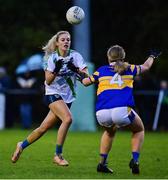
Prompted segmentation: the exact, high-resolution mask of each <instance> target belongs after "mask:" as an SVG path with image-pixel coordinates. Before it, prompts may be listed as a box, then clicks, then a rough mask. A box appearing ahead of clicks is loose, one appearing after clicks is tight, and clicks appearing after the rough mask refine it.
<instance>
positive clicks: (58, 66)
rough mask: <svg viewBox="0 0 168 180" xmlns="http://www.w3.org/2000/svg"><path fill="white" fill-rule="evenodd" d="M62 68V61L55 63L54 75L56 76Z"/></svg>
mask: <svg viewBox="0 0 168 180" xmlns="http://www.w3.org/2000/svg"><path fill="white" fill-rule="evenodd" d="M62 66H63V61H62V59H60V60H58V61H56V63H55V69H54V73H55V74H58V72H59V71H60V69H61V68H62Z"/></svg>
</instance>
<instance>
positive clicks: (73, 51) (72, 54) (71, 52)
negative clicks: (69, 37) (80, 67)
mask: <svg viewBox="0 0 168 180" xmlns="http://www.w3.org/2000/svg"><path fill="white" fill-rule="evenodd" d="M69 54H70V55H71V56H81V54H80V53H79V52H78V51H76V50H74V49H70V50H69Z"/></svg>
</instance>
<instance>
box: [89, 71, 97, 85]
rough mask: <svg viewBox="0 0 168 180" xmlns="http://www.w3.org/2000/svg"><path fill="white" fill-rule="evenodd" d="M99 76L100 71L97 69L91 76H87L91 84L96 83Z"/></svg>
mask: <svg viewBox="0 0 168 180" xmlns="http://www.w3.org/2000/svg"><path fill="white" fill-rule="evenodd" d="M99 76H100V71H99V69H98V70H96V71H95V72H94V73H93V74H92V75H91V76H89V78H90V80H91V82H93V83H94V82H98V80H99Z"/></svg>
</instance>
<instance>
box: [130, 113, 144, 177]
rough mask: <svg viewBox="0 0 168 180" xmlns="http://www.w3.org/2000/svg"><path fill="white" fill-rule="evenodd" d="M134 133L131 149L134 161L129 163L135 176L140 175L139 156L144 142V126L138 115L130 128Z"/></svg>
mask: <svg viewBox="0 0 168 180" xmlns="http://www.w3.org/2000/svg"><path fill="white" fill-rule="evenodd" d="M128 128H129V129H130V130H131V131H132V138H131V147H132V159H131V161H130V163H129V167H130V168H131V169H132V173H133V174H139V173H140V170H139V162H138V159H139V154H140V150H141V147H142V144H143V141H144V126H143V123H142V121H141V119H140V117H139V116H138V115H137V114H136V116H135V119H134V121H133V123H132V124H130V125H129V126H128Z"/></svg>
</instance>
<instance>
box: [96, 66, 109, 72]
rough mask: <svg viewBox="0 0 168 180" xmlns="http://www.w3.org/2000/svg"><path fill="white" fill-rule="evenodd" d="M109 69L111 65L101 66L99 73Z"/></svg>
mask: <svg viewBox="0 0 168 180" xmlns="http://www.w3.org/2000/svg"><path fill="white" fill-rule="evenodd" d="M108 69H109V65H103V66H100V67H99V68H98V69H97V71H99V72H101V71H107V70H108Z"/></svg>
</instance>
